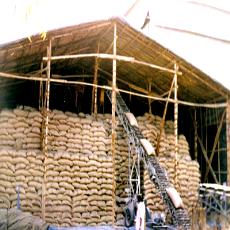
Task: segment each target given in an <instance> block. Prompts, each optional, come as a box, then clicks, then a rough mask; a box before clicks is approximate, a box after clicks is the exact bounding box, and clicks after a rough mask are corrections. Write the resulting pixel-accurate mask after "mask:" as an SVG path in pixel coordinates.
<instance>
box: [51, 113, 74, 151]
mask: <svg viewBox="0 0 230 230" xmlns="http://www.w3.org/2000/svg"><path fill="white" fill-rule="evenodd" d="M67 117H68V116H67V115H66V114H65V113H63V112H62V111H58V110H53V111H52V112H51V113H50V114H49V126H48V127H49V137H48V143H49V147H48V149H49V150H50V151H65V150H66V149H67V142H68V139H67V137H66V134H67V131H68V130H69V129H70V126H69V125H68V124H67Z"/></svg>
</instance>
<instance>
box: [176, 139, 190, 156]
mask: <svg viewBox="0 0 230 230" xmlns="http://www.w3.org/2000/svg"><path fill="white" fill-rule="evenodd" d="M178 154H179V156H180V158H183V157H186V156H189V145H188V142H187V140H186V137H185V136H184V135H179V138H178Z"/></svg>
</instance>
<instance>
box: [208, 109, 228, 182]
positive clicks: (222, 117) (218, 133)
mask: <svg viewBox="0 0 230 230" xmlns="http://www.w3.org/2000/svg"><path fill="white" fill-rule="evenodd" d="M225 115H226V110H224V112H223V114H222V116H221V120H220V124H219V126H218V129H217V132H216V136H215V140H214V143H213V147H212V152H211V155H210V158H209V165H211V164H212V160H213V156H214V153H215V149H216V146H217V143H218V141H219V137H220V132H221V129H222V126H223V123H224V118H225ZM209 165H207V169H206V173H205V176H204V182H205V181H206V179H207V177H208V173H209Z"/></svg>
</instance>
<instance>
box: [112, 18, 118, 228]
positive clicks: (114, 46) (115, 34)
mask: <svg viewBox="0 0 230 230" xmlns="http://www.w3.org/2000/svg"><path fill="white" fill-rule="evenodd" d="M116 54H117V25H116V22H114V35H113V57H114V58H113V80H112V144H111V145H112V146H111V151H112V159H113V225H115V218H116V216H115V215H116V213H115V208H116V204H115V202H116V196H115V189H116V181H115V144H116V142H115V141H116V130H115V129H116V90H117V86H116V75H117V68H116V67H117V59H116Z"/></svg>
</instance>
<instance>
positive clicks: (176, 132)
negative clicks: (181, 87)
mask: <svg viewBox="0 0 230 230" xmlns="http://www.w3.org/2000/svg"><path fill="white" fill-rule="evenodd" d="M174 70H175V74H174V101H175V103H174V138H175V178H174V184H175V186H177V164H178V159H177V157H178V102H177V90H178V86H177V71H178V65H177V63H174Z"/></svg>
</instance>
